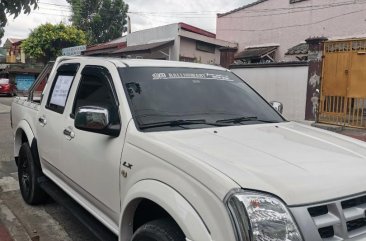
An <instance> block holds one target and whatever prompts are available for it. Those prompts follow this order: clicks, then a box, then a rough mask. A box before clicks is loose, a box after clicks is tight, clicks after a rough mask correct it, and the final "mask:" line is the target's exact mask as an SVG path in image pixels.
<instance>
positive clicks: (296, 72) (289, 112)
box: [231, 63, 308, 121]
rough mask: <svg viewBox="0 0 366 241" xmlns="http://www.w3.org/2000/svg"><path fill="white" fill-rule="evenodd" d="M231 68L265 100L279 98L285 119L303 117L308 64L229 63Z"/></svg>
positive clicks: (297, 119)
mask: <svg viewBox="0 0 366 241" xmlns="http://www.w3.org/2000/svg"><path fill="white" fill-rule="evenodd" d="M231 70H232V71H233V72H234V73H235V74H237V75H238V76H239V77H241V78H242V79H244V80H245V81H246V82H247V83H248V84H249V85H250V86H252V87H253V88H254V89H255V90H256V91H257V92H258V93H259V94H261V95H262V96H263V97H264V98H265V99H266V100H267V101H273V100H276V101H280V102H281V103H282V104H283V105H284V111H283V115H284V117H285V118H287V119H288V120H296V121H303V120H304V119H305V105H306V91H307V79H308V65H307V64H306V63H292V64H291V63H280V64H262V65H242V66H232V68H231Z"/></svg>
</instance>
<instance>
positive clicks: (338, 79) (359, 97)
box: [318, 39, 366, 128]
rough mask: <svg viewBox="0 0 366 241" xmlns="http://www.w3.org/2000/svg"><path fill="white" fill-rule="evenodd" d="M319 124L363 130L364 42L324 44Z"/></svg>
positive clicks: (365, 114) (365, 109)
mask: <svg viewBox="0 0 366 241" xmlns="http://www.w3.org/2000/svg"><path fill="white" fill-rule="evenodd" d="M323 61H324V62H323V77H322V83H321V95H320V106H319V118H318V120H319V122H321V123H328V124H335V125H342V126H349V127H356V128H366V39H357V40H347V41H329V42H326V43H325V44H324V60H323Z"/></svg>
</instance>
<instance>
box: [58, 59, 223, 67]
mask: <svg viewBox="0 0 366 241" xmlns="http://www.w3.org/2000/svg"><path fill="white" fill-rule="evenodd" d="M71 59H77V60H80V61H93V60H101V59H103V60H106V61H109V62H112V63H114V64H115V65H116V66H117V67H183V68H199V69H216V70H226V69H225V68H223V67H221V66H216V65H208V64H197V63H189V62H179V61H169V60H153V59H121V58H112V57H86V56H75V57H74V56H72V57H69V56H63V57H59V59H58V61H63V60H71Z"/></svg>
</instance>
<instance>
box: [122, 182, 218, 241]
mask: <svg viewBox="0 0 366 241" xmlns="http://www.w3.org/2000/svg"><path fill="white" fill-rule="evenodd" d="M142 199H148V200H150V201H152V202H154V203H156V204H158V205H159V206H160V207H162V208H163V209H164V210H165V211H166V212H167V213H169V215H170V216H171V217H172V218H173V219H174V221H175V222H176V223H177V224H178V225H179V227H180V228H181V229H182V231H183V233H184V234H185V236H186V239H187V240H192V241H196V240H200V241H211V240H212V239H211V235H210V233H209V231H208V230H207V227H206V226H205V224H204V223H203V221H202V219H201V217H200V216H199V215H198V213H197V212H196V210H195V209H194V208H193V207H192V206H191V204H190V203H189V202H188V201H187V200H186V199H184V197H183V196H182V195H181V194H180V193H178V192H177V191H176V190H174V189H173V188H171V187H170V186H168V185H166V184H165V183H162V182H159V181H157V180H142V181H140V182H137V183H136V184H134V185H133V186H132V187H131V188H130V189H129V190H128V192H127V194H126V196H125V198H124V201H123V203H122V209H121V210H122V212H121V217H120V224H119V225H120V239H119V240H120V241H130V240H131V237H132V235H133V234H132V232H133V230H132V223H133V217H134V214H135V210H136V209H137V206H138V204H139V203H140V201H141V200H142Z"/></svg>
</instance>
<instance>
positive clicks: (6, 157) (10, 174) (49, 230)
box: [0, 96, 96, 241]
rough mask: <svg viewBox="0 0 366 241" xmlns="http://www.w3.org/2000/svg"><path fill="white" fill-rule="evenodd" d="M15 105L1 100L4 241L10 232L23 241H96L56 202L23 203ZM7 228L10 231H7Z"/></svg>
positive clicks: (0, 230) (0, 229)
mask: <svg viewBox="0 0 366 241" xmlns="http://www.w3.org/2000/svg"><path fill="white" fill-rule="evenodd" d="M11 102H12V98H9V97H3V96H0V240H4V241H5V240H7V238H6V236H7V232H8V233H10V234H11V235H10V236H12V237H13V239H15V240H19V241H23V240H40V241H96V239H95V237H94V236H92V235H91V234H90V232H89V231H87V230H86V229H85V228H84V226H82V225H81V224H80V223H79V222H78V221H77V220H76V219H75V218H74V217H73V216H72V215H71V214H70V213H69V212H68V211H67V210H66V209H64V208H63V207H62V206H60V205H58V204H57V203H56V202H53V201H52V200H51V201H50V202H49V203H48V204H45V205H40V206H29V205H27V204H25V203H24V201H23V200H22V198H21V195H20V192H19V186H18V177H17V167H16V165H15V162H14V157H13V137H12V133H11V128H10V114H9V111H10V106H11ZM4 227H5V228H6V229H7V230H3V228H4ZM10 240H11V239H9V241H10Z"/></svg>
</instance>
